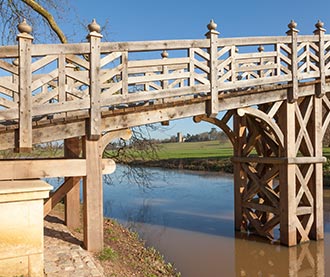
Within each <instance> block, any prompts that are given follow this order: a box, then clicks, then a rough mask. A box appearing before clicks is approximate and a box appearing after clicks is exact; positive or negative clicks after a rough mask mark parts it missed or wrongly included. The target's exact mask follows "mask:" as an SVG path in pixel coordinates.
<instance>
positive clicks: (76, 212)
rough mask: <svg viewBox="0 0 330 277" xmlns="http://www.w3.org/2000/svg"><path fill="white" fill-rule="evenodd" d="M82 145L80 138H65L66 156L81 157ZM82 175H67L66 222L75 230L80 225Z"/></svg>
mask: <svg viewBox="0 0 330 277" xmlns="http://www.w3.org/2000/svg"><path fill="white" fill-rule="evenodd" d="M80 152H81V145H80V139H79V138H70V139H65V140H64V156H65V157H66V158H79V156H80ZM80 180H81V178H80V177H66V178H65V181H66V183H67V186H70V187H71V189H70V191H69V192H68V193H67V194H66V196H65V224H66V225H67V226H68V228H69V229H71V230H74V229H76V228H79V227H80Z"/></svg>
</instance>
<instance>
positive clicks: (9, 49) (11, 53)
mask: <svg viewBox="0 0 330 277" xmlns="http://www.w3.org/2000/svg"><path fill="white" fill-rule="evenodd" d="M0 58H1V59H7V58H18V47H17V45H10V46H0Z"/></svg>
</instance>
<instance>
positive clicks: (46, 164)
mask: <svg viewBox="0 0 330 277" xmlns="http://www.w3.org/2000/svg"><path fill="white" fill-rule="evenodd" d="M0 167H1V169H2V170H1V172H0V180H20V179H35V178H45V177H76V176H77V177H81V176H86V160H85V159H45V160H1V161H0ZM100 167H101V172H102V174H110V173H112V172H113V171H114V170H115V168H116V165H115V162H114V161H113V160H111V159H102V160H101V165H100Z"/></svg>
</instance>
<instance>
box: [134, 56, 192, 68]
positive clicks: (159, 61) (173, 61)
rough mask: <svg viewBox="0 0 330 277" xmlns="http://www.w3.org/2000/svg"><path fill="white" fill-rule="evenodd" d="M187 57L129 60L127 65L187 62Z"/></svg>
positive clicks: (138, 65) (147, 65)
mask: <svg viewBox="0 0 330 277" xmlns="http://www.w3.org/2000/svg"><path fill="white" fill-rule="evenodd" d="M188 63H189V58H166V59H161V60H141V61H138V60H137V61H129V62H128V67H129V68H135V67H149V66H159V65H177V64H188Z"/></svg>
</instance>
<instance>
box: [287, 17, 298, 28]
mask: <svg viewBox="0 0 330 277" xmlns="http://www.w3.org/2000/svg"><path fill="white" fill-rule="evenodd" d="M297 26H298V24H297V22H295V21H294V20H293V19H291V21H290V23H289V24H288V27H289V29H291V30H292V29H296V28H297Z"/></svg>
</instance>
